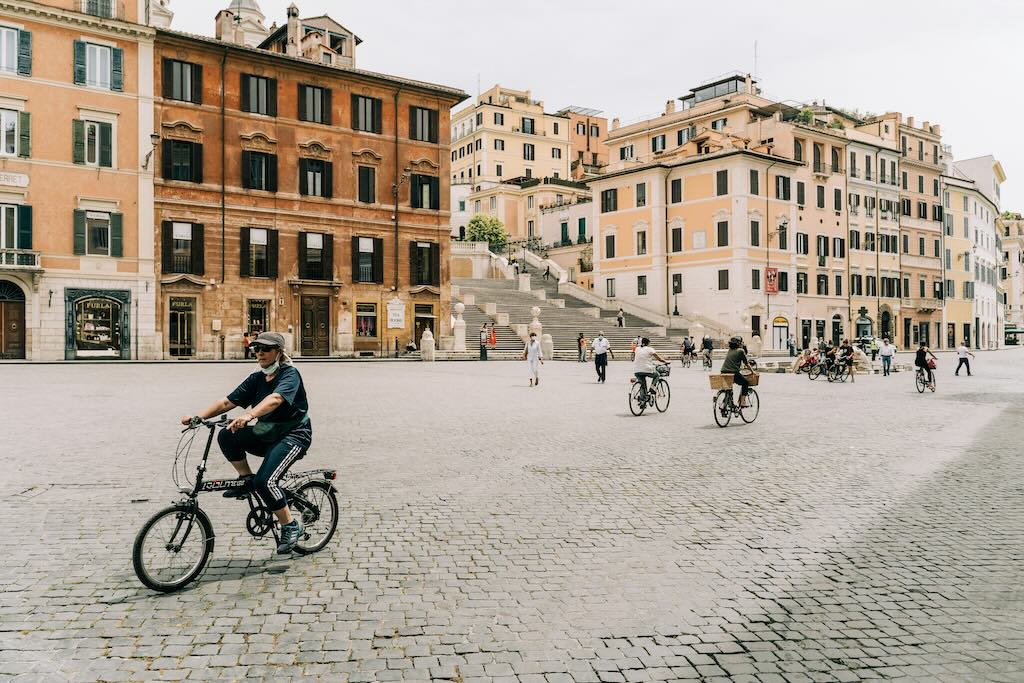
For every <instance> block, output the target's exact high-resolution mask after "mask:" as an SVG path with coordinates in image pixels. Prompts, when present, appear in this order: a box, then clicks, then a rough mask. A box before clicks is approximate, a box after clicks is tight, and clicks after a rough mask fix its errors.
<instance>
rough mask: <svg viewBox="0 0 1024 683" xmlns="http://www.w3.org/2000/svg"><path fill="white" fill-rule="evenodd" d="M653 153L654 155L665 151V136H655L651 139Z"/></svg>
mask: <svg viewBox="0 0 1024 683" xmlns="http://www.w3.org/2000/svg"><path fill="white" fill-rule="evenodd" d="M651 151H652V152H654V153H657V152H664V151H665V136H664V135H655V136H654V137H653V138H651Z"/></svg>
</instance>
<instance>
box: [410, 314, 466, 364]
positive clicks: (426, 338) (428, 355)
mask: <svg viewBox="0 0 1024 683" xmlns="http://www.w3.org/2000/svg"><path fill="white" fill-rule="evenodd" d="M463 324H465V323H463ZM463 346H465V339H463ZM420 358H421V359H422V360H426V361H432V360H434V333H433V332H431V331H430V328H429V327H428V328H427V329H425V330H423V336H422V337H420Z"/></svg>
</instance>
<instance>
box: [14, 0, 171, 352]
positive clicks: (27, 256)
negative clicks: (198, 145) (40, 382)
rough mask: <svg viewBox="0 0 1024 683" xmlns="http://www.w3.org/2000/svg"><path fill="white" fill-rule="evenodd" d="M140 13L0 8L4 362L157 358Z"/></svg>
mask: <svg viewBox="0 0 1024 683" xmlns="http://www.w3.org/2000/svg"><path fill="white" fill-rule="evenodd" d="M147 7H148V5H147ZM157 9H160V10H161V11H164V10H163V9H162V8H157ZM142 11H143V4H142V3H121V2H97V1H93V0H89V1H86V0H48V1H46V2H41V3H37V2H21V1H20V0H13V1H12V2H7V3H5V4H4V6H3V8H2V10H0V42H2V44H3V46H4V49H2V50H0V123H2V126H3V130H4V135H3V138H2V145H0V221H2V225H0V357H4V358H28V359H33V360H57V359H78V358H111V359H130V358H152V357H154V356H155V354H156V352H157V348H158V343H157V339H156V334H155V328H154V313H153V311H154V291H155V287H154V268H153V234H154V230H153V170H154V165H155V164H154V159H153V158H152V157H153V149H154V147H153V144H154V143H153V142H152V136H153V133H154V131H153V67H152V64H153V39H154V34H155V31H154V30H153V29H152V28H149V27H147V26H145V25H144V24H145V23H146V17H144V16H141V15H140V13H141V12H142Z"/></svg>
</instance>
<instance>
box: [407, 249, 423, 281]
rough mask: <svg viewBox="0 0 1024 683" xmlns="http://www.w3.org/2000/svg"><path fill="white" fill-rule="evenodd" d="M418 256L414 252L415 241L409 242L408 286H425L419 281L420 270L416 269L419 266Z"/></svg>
mask: <svg viewBox="0 0 1024 683" xmlns="http://www.w3.org/2000/svg"><path fill="white" fill-rule="evenodd" d="M417 256H419V254H417V252H416V240H412V241H410V242H409V284H411V285H422V284H425V283H423V282H420V281H419V273H420V269H419V268H417V266H418V265H419V259H418V258H416V257H417Z"/></svg>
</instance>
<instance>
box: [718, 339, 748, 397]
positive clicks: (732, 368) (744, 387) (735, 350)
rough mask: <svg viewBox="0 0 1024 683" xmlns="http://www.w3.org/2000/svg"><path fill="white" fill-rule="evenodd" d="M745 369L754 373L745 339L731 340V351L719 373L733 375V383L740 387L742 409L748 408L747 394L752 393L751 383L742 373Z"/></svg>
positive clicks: (727, 354) (726, 355)
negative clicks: (745, 346) (744, 344)
mask: <svg viewBox="0 0 1024 683" xmlns="http://www.w3.org/2000/svg"><path fill="white" fill-rule="evenodd" d="M743 368H746V369H747V371H748V372H750V373H753V372H754V368H753V367H751V365H750V360H748V359H747V352H746V351H745V350H744V349H743V338H742V337H733V338H732V339H730V340H729V351H728V352H727V353H726V354H725V361H723V362H722V369H721V370H719V372H721V373H722V374H723V375H729V374H731V375H732V381H733V383H735V384H739V385H740V403H739V405H740V408H746V407H747V394H749V393H750V381H749V380H747V378H746V377H744V376H743V374H742V373H741V372H740V371H741V370H742V369H743Z"/></svg>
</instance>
